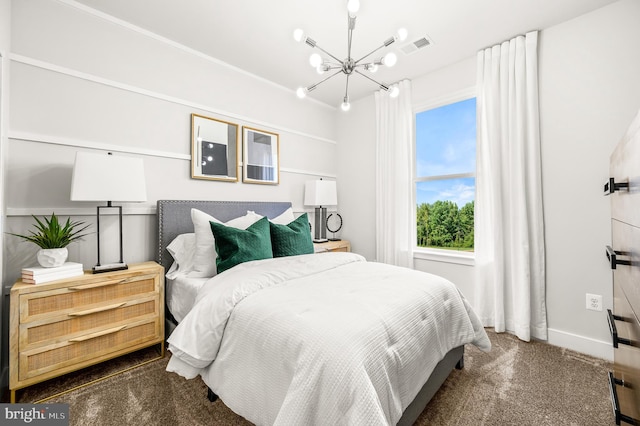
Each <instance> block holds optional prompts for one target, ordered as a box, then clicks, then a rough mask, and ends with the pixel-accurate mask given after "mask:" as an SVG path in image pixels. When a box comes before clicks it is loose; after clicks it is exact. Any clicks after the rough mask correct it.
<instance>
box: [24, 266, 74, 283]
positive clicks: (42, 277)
mask: <svg viewBox="0 0 640 426" xmlns="http://www.w3.org/2000/svg"><path fill="white" fill-rule="evenodd" d="M83 273H84V271H83V270H82V263H76V262H66V263H65V264H63V265H61V266H57V267H53V268H44V267H42V266H34V267H31V268H23V269H22V282H23V283H25V284H42V283H47V282H49V281H55V280H61V279H64V278H71V277H77V276H79V275H82V274H83Z"/></svg>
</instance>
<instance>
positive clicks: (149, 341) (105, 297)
mask: <svg viewBox="0 0 640 426" xmlns="http://www.w3.org/2000/svg"><path fill="white" fill-rule="evenodd" d="M9 327H10V331H9V334H10V336H9V341H10V349H9V364H10V366H9V367H10V368H9V388H10V390H11V402H12V403H13V402H15V396H16V395H15V393H16V390H18V389H22V388H25V387H27V386H30V385H33V384H35V383H39V382H42V381H44V380H48V379H51V378H53V377H56V376H60V375H63V374H66V373H69V372H72V371H75V370H79V369H81V368H84V367H87V366H90V365H93V364H97V363H99V362H102V361H105V360H108V359H111V358H115V357H118V356H120V355H124V354H126V353H129V352H133V351H136V350H138V349H142V348H145V347H148V346H152V345H155V344H160V355H161V356H164V268H163V267H162V266H160V265H158V264H157V263H155V262H145V263H138V264H133V265H129V269H127V270H123V271H115V272H105V273H101V274H92V273H90V272H85V274H84V275H82V276H79V277H74V278H69V279H64V280H59V281H51V282H48V283H44V284H36V285H34V284H24V283H22V282H21V281H18V282H17V283H15V284H14V285H13V287H12V288H11V309H10V324H9Z"/></svg>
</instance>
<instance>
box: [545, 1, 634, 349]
mask: <svg viewBox="0 0 640 426" xmlns="http://www.w3.org/2000/svg"><path fill="white" fill-rule="evenodd" d="M639 22H640V2H638V1H636V0H622V1H619V2H617V3H614V4H612V5H610V6H607V7H604V8H602V9H600V10H596V11H594V12H592V13H589V14H587V15H584V16H582V17H579V18H577V19H574V20H571V21H569V22H566V23H564V24H561V25H557V26H555V27H552V28H550V29H548V30H545V31H543V32H542V34H541V37H540V55H539V57H540V64H539V65H540V111H541V117H540V121H541V140H542V177H543V191H544V219H545V238H546V248H547V308H548V321H549V328H550V335H549V338H550V341H551V342H552V343H557V344H560V345H562V344H564V343H566V342H575V343H571V344H574V345H576V349H578V350H583V351H584V350H586V349H593V350H597V351H601V354H602V356H607V357H612V349H611V337H610V336H609V330H608V326H607V321H606V318H605V312H606V308H611V307H612V305H613V301H612V299H613V288H612V281H611V271H610V270H609V269H608V267H607V265H608V264H607V260H606V258H605V254H604V248H605V245H606V244H609V243H610V241H611V226H610V202H609V200H608V199H607V198H605V197H604V196H603V195H602V188H603V185H604V183H605V181H606V180H607V178H608V176H609V156H610V154H611V152H612V151H613V148H614V147H615V145H616V144H617V143H618V142H619V141H620V139H621V137H622V135H623V134H624V132H625V130H626V129H627V127H628V125H629V124H630V123H631V120H632V119H633V117H634V116H635V114H636V113H637V111H638V109H639V108H640V55H638V49H637V47H638V40H640V25H638V23H639ZM586 293H595V294H601V295H603V296H604V308H605V312H594V311H587V310H586V309H585V295H586ZM576 336H583V337H587V338H589V339H593V341H586V342H582V343H580V339H579V338H577V337H576ZM582 344H586V345H588V348H582V347H581V346H580V345H582Z"/></svg>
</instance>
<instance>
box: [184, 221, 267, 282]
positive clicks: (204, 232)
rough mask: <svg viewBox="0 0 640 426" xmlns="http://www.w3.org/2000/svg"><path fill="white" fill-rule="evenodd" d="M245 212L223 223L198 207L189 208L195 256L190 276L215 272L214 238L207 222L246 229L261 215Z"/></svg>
mask: <svg viewBox="0 0 640 426" xmlns="http://www.w3.org/2000/svg"><path fill="white" fill-rule="evenodd" d="M251 213H252V214H250V213H249V212H247V214H246V215H244V216H240V217H237V218H235V219H231V220H230V221H228V222H226V223H223V222H222V221H220V220H218V219H216V218H215V217H213V216H211V215H209V214H207V213H205V212H203V211H201V210H198V209H191V220H192V221H193V230H194V232H195V243H196V248H195V257H194V261H193V268H192V270H191V272H190V273H189V276H190V277H213V276H214V275H216V273H217V269H216V257H217V256H218V255H217V253H216V246H215V240H214V238H213V232H211V225H210V224H209V222H217V223H222V224H224V225H226V226H231V227H233V228H237V229H247V228H248V227H250V226H251V225H253V224H254V223H256V222H257V221H258V220H260V218H261V217H262V216H260V215H258V214H255V213H253V212H251Z"/></svg>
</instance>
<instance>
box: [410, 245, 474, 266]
mask: <svg viewBox="0 0 640 426" xmlns="http://www.w3.org/2000/svg"><path fill="white" fill-rule="evenodd" d="M413 258H414V259H420V260H430V261H433V262H446V263H456V264H458V265H468V266H473V265H475V258H476V256H475V253H469V252H457V251H448V250H437V249H425V248H414V249H413Z"/></svg>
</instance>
